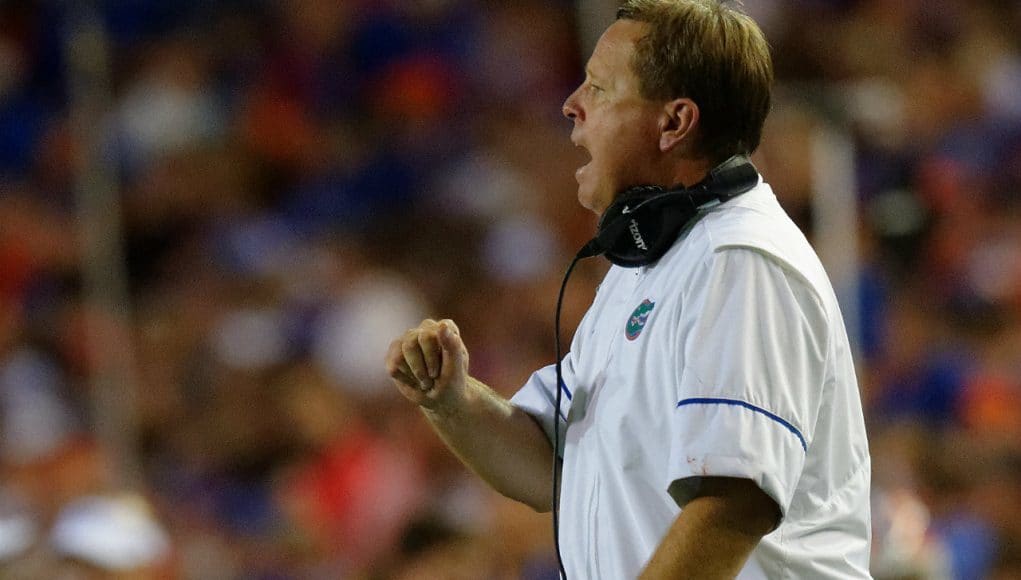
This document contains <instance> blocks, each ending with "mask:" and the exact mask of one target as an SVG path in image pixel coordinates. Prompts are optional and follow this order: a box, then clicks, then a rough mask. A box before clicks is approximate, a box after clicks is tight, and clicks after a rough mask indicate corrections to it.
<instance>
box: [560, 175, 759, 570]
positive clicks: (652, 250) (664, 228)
mask: <svg viewBox="0 0 1021 580" xmlns="http://www.w3.org/2000/svg"><path fill="white" fill-rule="evenodd" d="M758 183H759V172H758V170H757V169H755V166H754V165H753V164H752V162H751V160H749V159H748V157H747V156H746V155H735V156H733V157H731V158H730V159H727V160H726V161H724V162H723V163H721V164H719V165H717V166H716V167H714V168H713V169H712V170H711V171H710V172H709V174H708V175H707V176H706V177H705V179H703V180H702V181H700V182H698V183H697V184H695V185H694V186H692V187H680V188H675V189H670V190H667V189H664V188H662V187H659V186H650V185H642V186H637V187H632V188H630V189H627V190H625V191H624V192H622V193H621V194H620V195H618V196H617V197H616V198H615V199H614V201H613V202H612V203H611V204H610V206H609V207H607V208H606V211H604V212H603V215H602V216H600V218H599V226H598V228H597V230H596V236H595V237H594V238H592V239H591V240H590V241H589V242H588V243H587V244H585V246H584V247H583V248H582V249H581V250H580V251H579V252H578V253H577V254H576V255H575V256H574V259H573V260H572V261H571V265H570V266H568V268H567V273H566V274H564V280H563V282H562V283H561V285H560V294H559V295H558V296H557V312H556V321H555V324H554V327H553V328H554V333H555V335H556V356H557V358H556V369H557V387H556V389H557V396H556V402H555V405H556V409H555V410H554V412H553V506H552V507H553V510H552V511H553V542H554V544H555V545H556V551H557V565H558V566H559V567H560V576H561V578H563V579H564V580H566V579H567V572H566V571H565V570H564V560H563V558H562V557H561V555H560V517H559V512H560V509H559V508H560V501H559V494H560V491H559V489H560V470H559V469H558V457H557V451H558V449H559V448H560V418H559V415H560V404H561V401H562V398H561V397H562V393H563V385H564V377H563V369H562V368H561V362H560V359H561V352H560V310H561V307H562V306H563V301H564V290H565V289H566V288H567V281H568V280H569V279H570V277H571V272H572V271H573V270H574V267H575V265H577V264H578V262H579V261H581V260H583V259H585V258H591V257H592V256H599V255H604V256H606V258H607V259H608V260H610V262H612V263H613V264H616V265H617V266H622V267H624V268H638V267H640V266H647V265H649V264H652V263H655V262H656V261H657V260H659V259H660V258H662V257H663V254H665V253H666V252H667V250H669V249H670V247H671V246H673V245H674V242H676V241H677V238H678V236H679V235H680V234H681V231H682V230H683V229H684V227H685V226H687V225H688V224H689V223H691V222H692V221H693V220H695V219H696V218H698V217H699V216H700V215H701V214H702V212H703V211H705V210H707V209H709V208H712V207H715V206H717V205H720V204H722V203H726V202H728V201H730V200H731V199H734V198H735V197H737V196H739V195H741V194H743V193H745V192H747V191H749V190H751V189H752V188H753V187H755V186H756V185H757V184H758ZM564 422H565V423H566V422H567V420H566V418H565V419H564Z"/></svg>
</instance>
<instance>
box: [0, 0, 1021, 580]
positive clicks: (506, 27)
mask: <svg viewBox="0 0 1021 580" xmlns="http://www.w3.org/2000/svg"><path fill="white" fill-rule="evenodd" d="M745 4H746V5H747V10H748V11H749V12H750V13H751V14H752V15H753V16H754V17H755V18H756V19H757V20H758V21H759V22H760V24H761V25H762V27H763V28H764V29H765V31H766V33H767V36H768V38H769V39H770V41H771V44H772V47H773V51H774V58H775V62H776V68H777V77H778V82H777V99H776V105H775V106H774V112H773V114H772V116H771V118H770V121H769V122H768V126H767V130H766V136H765V141H764V145H763V147H762V150H761V152H760V154H759V155H757V156H756V161H757V162H758V164H759V166H760V168H761V169H762V170H763V172H764V174H765V175H766V177H767V179H768V180H769V181H770V182H771V183H772V184H773V185H774V188H775V189H776V191H777V192H778V195H779V197H780V199H781V202H782V203H783V204H784V206H785V207H786V208H787V210H788V211H789V212H790V213H791V214H792V216H794V217H795V219H796V221H798V223H799V225H801V226H802V227H803V229H805V231H806V233H808V234H809V235H810V237H811V238H812V239H813V240H814V241H815V242H816V243H817V244H819V245H821V246H823V247H825V248H829V250H827V251H825V252H824V254H826V255H824V257H825V258H827V261H828V266H829V267H831V268H832V269H833V272H834V278H835V280H836V281H837V286H838V290H839V291H840V292H841V293H842V295H843V296H844V297H845V308H847V310H848V312H849V313H850V314H849V321H848V322H849V326H850V327H852V328H854V329H855V332H854V334H855V336H854V340H855V342H856V344H857V345H858V348H859V351H860V356H859V363H860V366H859V372H860V377H861V385H862V395H863V399H864V402H865V406H866V412H867V417H868V421H869V427H870V433H871V442H872V448H873V464H874V478H873V481H874V504H875V507H874V513H873V517H874V519H875V527H876V537H875V544H876V551H875V555H874V568H875V573H876V576H877V577H879V578H887V579H889V578H956V579H973V578H996V579H1007V578H1021V325H1019V324H1018V315H1019V314H1021V239H1019V238H1021V212H1019V210H1021V204H1019V200H1021V197H1019V194H1021V35H1019V34H1018V32H1017V31H1018V30H1021V4H1019V3H1018V2H1016V1H1012V0H1000V1H994V0H983V1H975V2H972V1H966V0H927V1H925V2H922V1H920V0H897V1H894V0H746V2H745ZM95 5H96V6H97V7H98V8H97V10H96V11H95V12H93V11H91V10H89V9H88V3H84V2H78V3H76V2H57V1H43V0H38V1H0V478H2V479H0V576H2V577H4V578H19V577H20V578H59V577H77V576H71V575H70V574H85V573H88V574H94V575H95V577H102V578H107V577H110V578H186V579H192V578H194V579H203V580H206V579H220V578H223V579H232V578H245V579H248V578H251V579H277V578H400V579H415V578H501V579H510V578H529V579H531V578H551V577H554V573H553V570H554V563H553V560H552V554H551V537H550V536H551V535H550V532H549V524H548V521H549V520H548V517H546V516H540V515H536V514H533V513H531V512H530V511H529V510H528V509H527V508H524V507H520V506H516V505H513V504H511V503H510V502H508V501H507V500H504V499H501V498H499V497H497V496H495V495H494V494H493V493H491V492H488V491H486V490H485V489H483V488H482V487H481V485H480V484H479V483H478V482H477V481H476V480H475V479H473V478H472V477H471V476H470V475H469V474H467V473H466V472H465V471H464V470H463V469H462V468H461V467H460V466H459V464H458V463H457V462H456V461H455V460H454V459H453V458H452V457H451V456H450V454H449V453H447V452H446V451H445V450H444V449H443V448H442V445H441V443H440V442H439V440H438V439H437V438H436V437H435V436H433V435H432V434H431V433H430V432H429V430H428V428H427V427H426V426H425V425H424V423H423V421H422V420H421V419H420V418H419V416H418V415H417V411H416V410H415V409H413V408H411V407H410V406H409V405H408V404H405V403H404V401H403V400H399V399H398V397H397V395H396V394H395V392H394V389H393V388H392V387H391V386H390V384H389V381H388V380H387V378H386V376H385V372H384V369H383V365H382V356H383V349H384V347H385V346H386V344H387V343H388V342H389V340H390V338H391V337H393V336H395V335H396V334H397V333H399V332H401V331H402V330H403V329H405V328H406V327H408V326H411V325H414V324H416V323H417V322H418V320H419V319H420V318H422V317H424V316H433V317H450V318H454V319H455V320H457V321H458V322H459V324H460V326H461V329H462V331H463V335H464V337H465V338H466V342H467V343H468V345H469V348H470V350H471V353H472V360H471V369H472V371H473V373H474V374H476V375H477V376H479V377H480V378H482V379H484V380H486V381H488V382H489V383H490V384H492V385H494V386H495V387H496V388H497V389H499V390H500V391H501V392H502V393H504V394H510V393H512V392H513V391H514V390H515V389H516V388H517V386H518V385H520V384H521V383H522V382H523V380H524V379H525V378H526V377H527V375H528V373H529V372H531V370H533V369H534V368H537V367H539V366H542V365H545V364H547V363H548V362H550V361H551V357H552V354H551V353H552V319H553V305H554V299H555V295H556V289H557V285H558V283H559V280H560V276H561V275H562V272H563V268H564V266H565V265H566V263H567V261H568V259H569V257H570V256H571V255H572V254H573V252H574V250H575V249H576V248H578V247H580V246H581V244H582V243H583V242H584V241H585V240H586V239H587V236H588V235H589V234H590V233H591V232H592V229H593V226H594V223H593V222H594V219H593V217H592V216H590V215H588V214H586V213H585V212H584V210H582V209H581V208H579V207H578V206H577V204H576V200H575V198H574V190H575V184H574V181H573V172H574V169H575V168H576V167H577V166H578V165H579V164H580V163H582V162H583V159H582V155H581V153H580V152H579V151H577V150H575V149H574V148H573V146H572V145H571V144H570V141H569V139H568V135H569V129H570V126H569V123H568V122H567V121H566V120H564V119H563V118H562V117H561V115H560V104H561V103H562V101H563V99H564V98H565V97H566V95H567V94H568V93H569V92H570V91H571V89H572V88H573V86H574V85H575V84H576V83H577V82H578V81H579V79H580V74H581V73H580V71H581V68H582V64H583V62H584V59H585V58H586V57H587V53H588V48H586V46H590V45H591V42H592V41H593V39H594V34H598V30H599V29H601V28H602V26H603V25H605V24H606V23H607V22H608V14H610V13H612V10H613V2H612V1H605V2H602V3H599V2H591V3H586V4H584V5H581V6H579V5H577V4H576V3H573V2H569V1H568V0H555V1H548V0H511V1H504V2H498V1H484V0H428V1H421V2H418V1H416V2H411V1H399V0H392V1H383V0H339V1H337V0H334V1H330V0H289V1H284V2H268V1H256V0H228V1H223V2H206V1H198V0H189V1H179V2H146V1H142V0H136V1H128V0H121V1H114V0H107V1H100V2H97V3H95ZM97 15H98V16H97ZM93 16H97V17H95V18H93ZM594 31H595V32H594ZM104 55H106V57H105V58H104ZM827 144H829V145H827ZM110 186H112V187H110ZM109 193H113V198H112V199H113V200H114V201H115V202H116V203H112V204H111V203H110V199H109V198H105V197H104V194H109ZM842 193H847V194H848V195H842ZM89 208H92V209H91V210H90V209H89ZM118 215H119V216H122V218H123V219H122V220H118V219H117V216H118ZM118 224H119V225H118ZM121 239H123V242H124V243H123V245H122V246H118V244H117V242H118V241H119V240H121ZM833 248H838V249H839V250H840V252H834V251H832V249H833ZM121 256H122V257H123V259H120V257H121ZM604 268H605V265H600V264H598V263H595V262H593V263H590V264H586V265H585V266H584V267H583V268H581V269H580V271H579V273H578V274H576V277H575V278H574V281H573V282H572V286H571V289H570V291H569V295H568V298H567V302H566V307H565V317H566V319H567V320H568V327H569V328H568V329H567V333H568V335H569V332H570V330H571V329H572V328H573V327H574V325H575V324H576V323H577V321H578V320H579V318H580V316H581V314H582V313H583V311H584V309H585V307H586V305H587V303H588V301H589V300H590V299H591V296H592V291H593V289H594V286H595V284H596V283H597V282H598V280H599V277H600V275H601V273H602V272H603V270H604ZM62 574H64V575H68V576H61V575H62Z"/></svg>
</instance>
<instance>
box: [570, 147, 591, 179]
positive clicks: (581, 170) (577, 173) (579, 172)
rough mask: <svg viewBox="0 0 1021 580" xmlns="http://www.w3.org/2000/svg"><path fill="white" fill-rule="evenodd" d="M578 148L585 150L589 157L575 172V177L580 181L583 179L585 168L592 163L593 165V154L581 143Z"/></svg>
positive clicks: (586, 155)
mask: <svg viewBox="0 0 1021 580" xmlns="http://www.w3.org/2000/svg"><path fill="white" fill-rule="evenodd" d="M578 148H579V149H581V150H582V151H584V152H585V157H588V161H587V162H586V163H585V164H584V165H582V166H581V167H579V168H578V169H577V170H575V172H574V178H575V179H576V180H578V181H581V178H582V175H584V173H585V170H586V169H587V168H588V167H589V166H590V165H592V155H591V154H590V153H589V152H588V149H585V148H584V147H582V146H581V145H578Z"/></svg>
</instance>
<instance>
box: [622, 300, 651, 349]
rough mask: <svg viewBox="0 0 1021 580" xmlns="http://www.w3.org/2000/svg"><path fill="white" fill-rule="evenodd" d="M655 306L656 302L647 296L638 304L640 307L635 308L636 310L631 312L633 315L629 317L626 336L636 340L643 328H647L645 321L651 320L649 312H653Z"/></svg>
mask: <svg viewBox="0 0 1021 580" xmlns="http://www.w3.org/2000/svg"><path fill="white" fill-rule="evenodd" d="M655 306H656V303H655V302H652V301H650V300H649V299H648V298H646V299H645V300H643V301H642V303H641V304H639V305H638V308H635V311H634V312H632V313H631V317H630V318H628V319H627V326H625V327H624V336H626V337H627V339H628V340H634V339H636V338H638V335H639V334H641V333H642V329H643V328H645V323H646V322H648V321H649V314H651V313H652V309H653V308H654V307H655Z"/></svg>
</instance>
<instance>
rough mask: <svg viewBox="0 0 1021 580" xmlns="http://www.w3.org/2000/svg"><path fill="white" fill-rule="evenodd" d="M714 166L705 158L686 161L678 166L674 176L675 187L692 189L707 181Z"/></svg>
mask: <svg viewBox="0 0 1021 580" xmlns="http://www.w3.org/2000/svg"><path fill="white" fill-rule="evenodd" d="M712 169H713V164H712V162H711V161H710V160H709V159H706V158H704V157H702V158H698V159H684V160H682V161H681V162H680V163H678V164H677V165H676V167H675V168H674V172H673V175H672V178H673V181H672V182H671V183H672V184H673V185H683V186H684V187H691V186H693V185H695V184H696V183H698V182H700V181H702V180H703V179H705V177H706V175H709V172H710V171H712Z"/></svg>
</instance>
